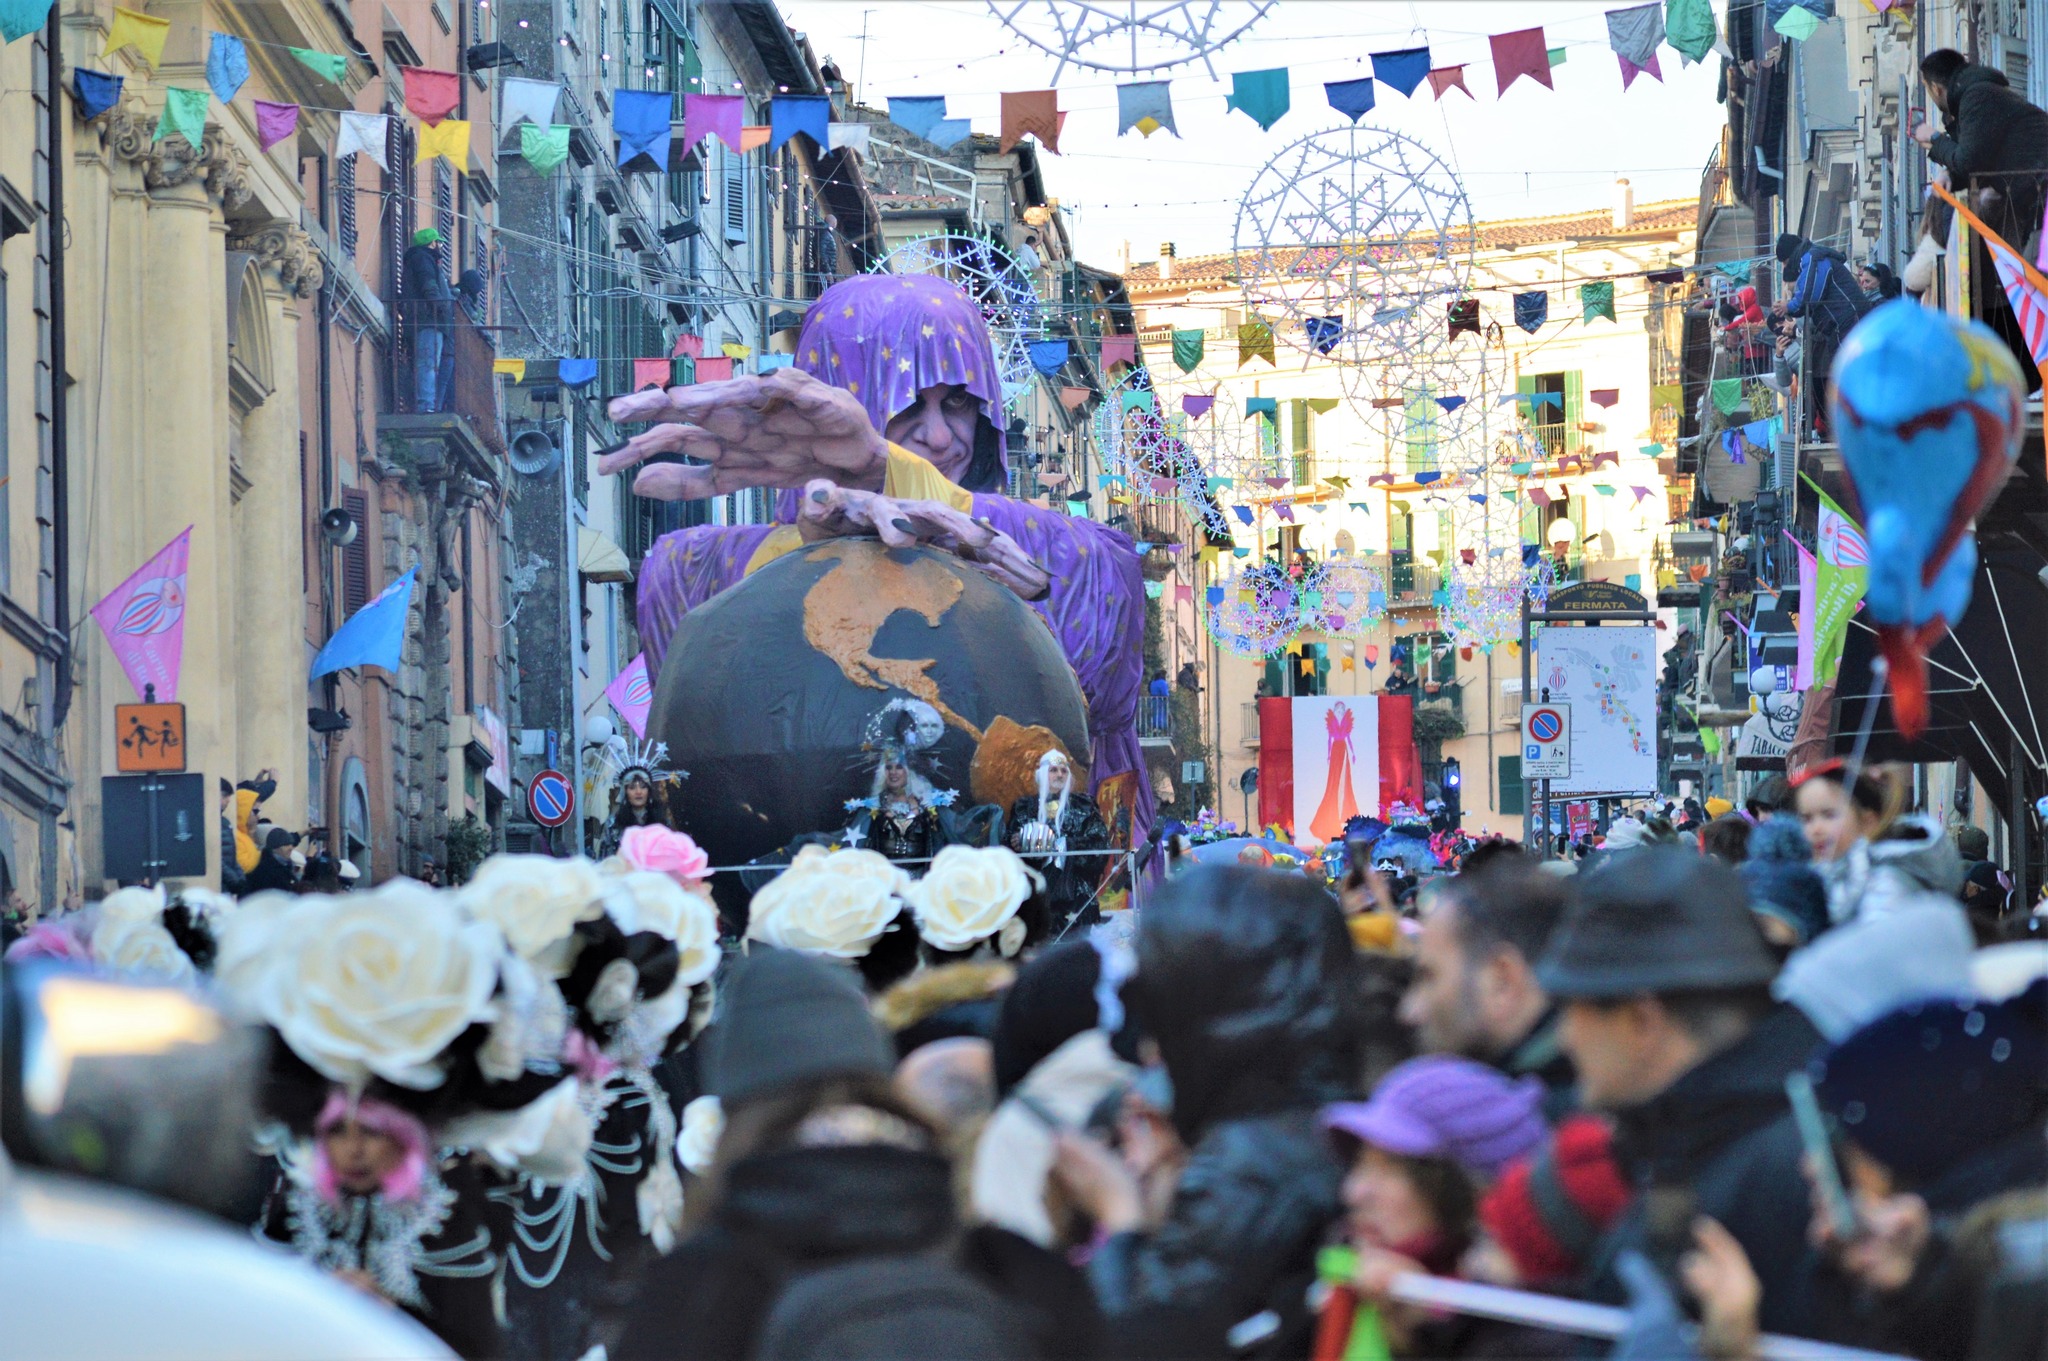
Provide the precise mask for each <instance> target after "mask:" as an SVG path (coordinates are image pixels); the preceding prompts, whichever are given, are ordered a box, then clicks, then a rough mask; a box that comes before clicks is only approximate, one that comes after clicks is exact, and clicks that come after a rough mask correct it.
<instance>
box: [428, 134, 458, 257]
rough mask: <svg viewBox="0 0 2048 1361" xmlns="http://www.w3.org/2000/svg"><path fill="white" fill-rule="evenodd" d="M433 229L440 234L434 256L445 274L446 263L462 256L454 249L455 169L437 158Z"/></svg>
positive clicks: (435, 162)
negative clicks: (439, 241) (439, 240)
mask: <svg viewBox="0 0 2048 1361" xmlns="http://www.w3.org/2000/svg"><path fill="white" fill-rule="evenodd" d="M434 227H435V229H436V230H438V231H439V232H440V233H441V244H440V245H438V246H436V247H434V255H435V256H436V257H437V258H438V259H439V260H440V261H441V271H442V273H444V274H445V273H448V272H449V270H448V262H449V261H451V260H460V259H461V258H462V254H461V252H459V251H458V250H456V248H455V167H454V166H452V165H450V164H448V162H447V161H446V160H445V159H443V158H442V157H439V156H436V157H435V158H434Z"/></svg>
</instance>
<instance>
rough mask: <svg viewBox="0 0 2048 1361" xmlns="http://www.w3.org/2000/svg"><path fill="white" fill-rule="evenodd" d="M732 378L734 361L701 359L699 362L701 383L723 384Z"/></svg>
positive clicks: (698, 377) (699, 380) (698, 374)
mask: <svg viewBox="0 0 2048 1361" xmlns="http://www.w3.org/2000/svg"><path fill="white" fill-rule="evenodd" d="M731 377H732V360H730V359H700V360H698V361H697V381H698V382H700V383H723V382H726V381H727V380H729V379H730V378H731Z"/></svg>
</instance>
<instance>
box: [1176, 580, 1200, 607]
mask: <svg viewBox="0 0 2048 1361" xmlns="http://www.w3.org/2000/svg"><path fill="white" fill-rule="evenodd" d="M1173 598H1174V599H1175V600H1177V601H1179V602H1180V603H1181V604H1183V605H1192V604H1194V603H1195V588H1194V587H1192V586H1190V585H1188V584H1187V583H1186V582H1182V583H1180V584H1179V585H1178V586H1175V587H1174V588H1173Z"/></svg>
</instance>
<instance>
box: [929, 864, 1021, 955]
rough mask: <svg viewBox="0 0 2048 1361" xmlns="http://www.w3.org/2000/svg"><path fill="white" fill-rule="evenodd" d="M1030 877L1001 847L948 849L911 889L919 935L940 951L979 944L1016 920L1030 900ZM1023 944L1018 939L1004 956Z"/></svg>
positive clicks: (960, 948) (1014, 934)
mask: <svg viewBox="0 0 2048 1361" xmlns="http://www.w3.org/2000/svg"><path fill="white" fill-rule="evenodd" d="M1034 877H1035V876H1033V875H1032V873H1031V871H1030V870H1028V869H1026V868H1025V867H1024V862H1023V861H1022V860H1019V859H1018V858H1017V855H1016V852H1014V851H1011V850H1008V849H1006V848H1004V847H1002V846H986V847H976V846H948V847H946V848H945V849H944V850H942V851H940V852H939V853H938V854H937V855H935V856H933V857H932V867H931V868H930V869H929V870H927V871H926V872H925V876H924V878H922V879H920V880H918V881H917V882H916V883H914V884H912V885H911V886H910V894H909V897H910V910H911V912H912V913H914V914H915V915H916V917H917V929H918V933H919V934H920V935H922V936H923V937H924V938H925V939H926V940H927V941H930V942H931V943H932V944H933V945H935V946H937V947H938V948H939V949H941V950H965V949H967V948H968V947H970V946H973V945H978V944H979V943H981V942H982V941H985V940H987V939H988V938H989V937H991V936H994V935H997V934H998V933H999V932H1002V931H1003V930H1004V928H1005V927H1006V926H1008V925H1009V924H1010V922H1011V920H1012V919H1013V918H1014V917H1016V915H1017V909H1018V908H1020V907H1022V906H1024V904H1025V902H1026V901H1027V900H1029V898H1030V897H1031V891H1032V880H1033V878H1034ZM1018 934H1019V933H1017V932H1011V933H1010V936H1011V937H1012V938H1013V939H1014V938H1015V937H1017V936H1018ZM1006 943H1008V942H1006ZM1021 943H1022V941H1021V940H1016V942H1015V944H1011V947H1010V950H1009V951H1008V953H1015V950H1016V945H1017V944H1021Z"/></svg>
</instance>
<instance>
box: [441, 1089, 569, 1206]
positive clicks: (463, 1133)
mask: <svg viewBox="0 0 2048 1361" xmlns="http://www.w3.org/2000/svg"><path fill="white" fill-rule="evenodd" d="M590 1133H591V1130H590V1117H589V1116H587V1115H585V1114H584V1113H583V1105H582V1102H581V1101H580V1100H579V1098H578V1094H577V1082H576V1079H575V1078H573V1077H570V1078H564V1079H562V1081H561V1082H559V1083H557V1084H556V1085H555V1086H553V1087H551V1088H549V1089H548V1091H547V1093H546V1095H544V1096H541V1097H538V1098H536V1099H535V1100H533V1101H530V1102H528V1103H527V1104H526V1105H524V1106H521V1107H520V1108H519V1109H518V1110H512V1111H481V1112H478V1113H475V1114H472V1115H465V1116H462V1117H460V1118H459V1119H456V1120H454V1121H451V1122H450V1123H449V1125H448V1128H447V1129H446V1131H445V1132H444V1133H443V1134H442V1136H441V1143H442V1145H443V1146H445V1147H449V1148H467V1149H470V1150H471V1151H473V1152H476V1153H480V1154H482V1155H483V1156H484V1157H485V1158H487V1159H489V1160H490V1161H491V1162H492V1163H493V1164H495V1165H496V1166H498V1167H499V1168H502V1169H503V1170H504V1171H506V1172H513V1173H520V1172H523V1173H525V1174H526V1175H527V1176H529V1177H532V1178H533V1179H534V1180H535V1181H540V1182H546V1183H547V1184H548V1185H550V1186H562V1185H566V1184H568V1183H569V1182H572V1181H575V1180H576V1179H577V1178H579V1177H581V1176H582V1175H583V1174H584V1172H585V1165H584V1159H585V1157H586V1156H587V1155H588V1154H589V1152H590Z"/></svg>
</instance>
